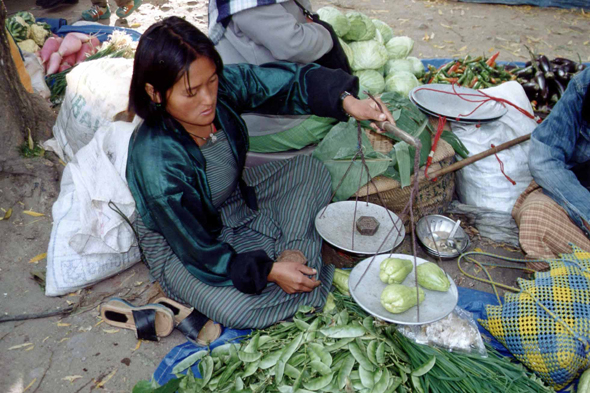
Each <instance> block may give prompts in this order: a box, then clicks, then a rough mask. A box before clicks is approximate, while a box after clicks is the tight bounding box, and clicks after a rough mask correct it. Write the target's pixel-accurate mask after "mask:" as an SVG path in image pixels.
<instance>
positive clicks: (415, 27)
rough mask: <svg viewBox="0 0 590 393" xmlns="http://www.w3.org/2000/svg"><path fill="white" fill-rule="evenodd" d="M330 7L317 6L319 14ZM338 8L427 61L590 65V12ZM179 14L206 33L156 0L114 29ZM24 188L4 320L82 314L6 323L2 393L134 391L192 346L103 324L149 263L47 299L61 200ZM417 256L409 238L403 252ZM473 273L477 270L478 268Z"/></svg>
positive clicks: (351, 4) (197, 19) (143, 277)
mask: <svg viewBox="0 0 590 393" xmlns="http://www.w3.org/2000/svg"><path fill="white" fill-rule="evenodd" d="M5 3H6V6H7V8H8V11H9V12H16V11H18V10H31V11H32V12H33V13H34V14H35V15H36V16H38V17H39V16H45V17H64V18H66V19H68V21H69V22H70V23H72V22H74V21H76V20H77V19H78V18H79V14H80V12H81V11H83V10H84V9H86V8H87V7H88V3H89V1H82V0H81V1H80V3H79V4H77V5H70V6H61V7H58V8H55V9H53V10H50V11H47V10H41V9H39V8H36V7H35V2H34V0H19V1H16V0H8V1H6V0H5ZM111 3H113V2H111ZM327 4H329V3H328V2H325V1H321V2H317V3H315V5H316V8H317V7H319V6H322V5H327ZM331 4H334V5H336V6H338V7H340V8H341V9H343V10H347V9H356V10H358V11H362V12H365V13H367V14H369V15H371V16H374V17H377V18H380V19H382V20H384V21H385V22H387V23H389V24H390V25H392V26H393V27H394V30H395V31H396V33H397V34H406V35H409V36H410V37H412V38H414V40H415V41H416V45H415V49H414V55H416V56H418V57H422V58H428V57H451V56H453V55H455V54H456V55H464V54H467V53H472V54H479V53H482V52H483V53H492V52H494V51H496V50H501V51H502V55H501V59H503V60H526V58H527V55H526V53H527V52H526V49H525V48H524V44H528V45H531V46H532V47H533V48H534V49H535V50H537V51H539V52H544V53H546V54H547V55H548V56H549V57H554V56H557V55H559V56H565V57H576V56H577V55H576V54H577V53H579V55H580V56H581V58H582V59H584V60H585V61H590V46H589V41H588V39H589V38H588V36H589V34H588V33H589V31H590V24H589V23H588V22H589V21H590V15H589V14H588V13H582V12H581V11H579V10H559V9H538V8H533V7H507V6H498V5H481V4H468V3H458V2H454V1H453V2H451V1H421V0H397V1H387V0H360V1H359V0H337V1H335V2H332V3H331ZM175 14H177V15H185V16H186V17H187V18H188V19H189V20H190V21H192V22H193V23H195V24H196V25H197V26H198V27H200V28H203V29H204V28H205V26H206V20H207V17H206V2H204V1H203V0H200V1H181V0H170V1H165V0H150V1H146V2H145V3H144V5H143V6H142V7H141V9H140V12H138V13H136V14H134V15H132V16H131V17H130V18H129V19H128V20H127V21H126V22H124V23H122V22H121V21H118V20H116V18H115V17H114V16H113V17H112V18H111V20H110V21H108V23H109V24H111V25H115V24H117V25H124V26H127V27H133V28H137V29H138V30H145V29H146V28H147V27H148V26H149V25H150V24H151V23H152V22H153V21H155V20H158V19H159V18H162V17H165V16H167V15H175ZM48 165H54V164H52V163H48ZM2 184H4V183H2ZM24 187H26V189H27V192H26V196H25V198H21V199H16V197H14V195H17V194H18V193H19V192H18V191H19V190H16V189H13V188H14V187H12V188H11V187H4V188H1V189H0V207H2V208H5V209H7V208H9V207H12V208H13V209H14V214H13V216H12V218H11V219H10V220H9V221H2V222H0V239H1V241H0V316H1V315H21V314H32V313H39V312H44V311H47V310H55V309H58V308H65V307H68V306H70V305H74V306H76V307H78V308H77V312H76V313H75V314H73V315H71V316H68V317H64V318H61V319H60V318H58V317H52V318H46V319H37V320H29V321H20V322H6V323H0V364H2V365H3V366H4V369H3V372H2V376H1V377H0V392H10V393H20V392H24V391H25V390H26V391H27V392H39V393H41V392H46V393H55V392H63V393H73V392H89V391H92V390H94V389H101V390H102V391H104V392H129V391H131V388H132V387H133V385H134V384H135V382H136V381H138V380H139V379H147V378H149V377H150V375H151V373H152V372H153V371H154V369H155V368H156V366H157V364H158V363H159V362H160V360H161V359H162V358H163V357H164V356H165V354H166V353H167V352H168V351H169V350H170V349H172V348H173V347H174V346H175V345H177V344H180V343H182V342H184V339H183V337H182V335H181V334H180V333H178V332H174V333H173V334H172V336H170V337H167V338H166V339H164V340H162V341H161V342H158V343H152V342H142V343H141V344H140V345H139V346H138V345H137V341H136V339H135V337H134V335H133V333H132V332H130V331H127V330H120V331H116V329H112V328H110V327H109V326H107V325H105V324H104V323H100V320H99V319H98V311H97V308H96V307H97V305H98V304H100V302H101V301H102V299H105V298H109V297H111V296H122V297H125V298H127V299H129V300H131V301H133V302H136V303H137V304H143V303H145V302H147V301H149V299H150V298H153V297H154V296H155V295H156V294H157V293H158V291H157V288H156V286H154V285H152V284H150V282H149V279H148V276H147V272H146V269H145V268H144V267H143V266H141V265H136V266H135V267H133V268H131V269H129V270H128V271H125V272H123V273H121V274H119V275H117V276H116V277H113V278H111V279H109V280H106V281H104V282H102V283H100V284H98V285H95V286H93V287H91V288H89V289H86V290H83V291H80V292H76V293H73V294H70V295H68V296H64V297H60V298H48V297H45V296H44V292H43V289H42V288H41V287H40V285H39V284H38V283H37V282H36V281H35V280H34V279H33V274H35V273H37V272H41V273H42V272H43V270H44V268H45V260H41V261H39V262H36V263H30V262H29V261H30V260H31V258H33V257H35V256H36V255H38V254H41V253H44V252H46V248H47V243H48V241H49V234H50V231H51V225H52V219H51V206H52V203H53V201H54V200H55V198H56V194H55V193H54V192H48V191H47V190H44V189H41V187H39V185H38V184H35V183H34V182H31V184H27V185H25V186H24ZM25 209H32V210H35V211H37V212H41V213H44V214H45V216H43V217H31V216H28V215H25V214H23V213H22V211H23V210H25ZM473 247H481V248H482V249H484V250H489V251H492V252H496V253H500V254H508V255H520V254H519V253H518V251H516V252H513V251H509V250H507V249H506V248H503V247H499V246H498V245H494V244H491V243H490V242H487V241H485V240H480V239H477V238H476V239H474V245H473ZM409 250H410V248H409V242H408V240H407V239H406V242H405V243H404V244H403V245H402V246H401V247H400V249H399V251H398V252H408V251H409ZM444 268H445V270H447V271H448V272H449V273H450V274H451V275H452V276H453V277H454V278H455V280H456V281H457V283H458V284H460V285H462V286H468V287H473V288H477V289H482V290H489V287H488V286H487V285H485V284H481V283H478V282H474V281H473V280H470V279H468V278H466V277H464V276H462V275H461V274H460V272H459V271H458V269H457V265H456V261H449V262H444ZM468 269H470V271H472V272H474V271H477V269H476V268H474V267H473V266H469V268H468ZM480 276H481V273H480ZM492 276H493V277H494V278H495V279H497V280H500V281H502V282H504V283H506V284H508V285H515V280H516V277H518V276H520V274H519V273H518V272H515V271H512V270H504V269H494V270H492Z"/></svg>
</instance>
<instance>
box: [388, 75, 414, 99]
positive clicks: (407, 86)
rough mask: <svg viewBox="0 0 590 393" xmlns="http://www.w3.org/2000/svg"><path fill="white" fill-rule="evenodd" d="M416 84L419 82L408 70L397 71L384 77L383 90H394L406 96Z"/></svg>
mask: <svg viewBox="0 0 590 393" xmlns="http://www.w3.org/2000/svg"><path fill="white" fill-rule="evenodd" d="M418 86H420V82H419V81H418V79H417V78H416V77H415V76H414V74H412V73H410V72H405V71H398V72H395V73H393V74H390V75H388V76H387V77H386V78H385V91H395V92H397V93H400V94H402V95H403V96H405V97H408V96H409V95H410V91H411V90H412V89H413V88H415V87H418Z"/></svg>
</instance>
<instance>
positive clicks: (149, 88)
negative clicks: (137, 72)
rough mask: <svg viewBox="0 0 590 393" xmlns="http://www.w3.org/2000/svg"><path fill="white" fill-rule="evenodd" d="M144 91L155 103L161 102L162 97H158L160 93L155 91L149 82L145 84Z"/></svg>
mask: <svg viewBox="0 0 590 393" xmlns="http://www.w3.org/2000/svg"><path fill="white" fill-rule="evenodd" d="M145 92H146V93H147V94H148V96H150V98H151V99H152V101H154V102H155V103H156V104H161V103H162V98H161V97H160V93H158V92H157V91H155V90H154V86H152V85H151V84H149V83H146V84H145Z"/></svg>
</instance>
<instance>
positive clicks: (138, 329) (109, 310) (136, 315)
mask: <svg viewBox="0 0 590 393" xmlns="http://www.w3.org/2000/svg"><path fill="white" fill-rule="evenodd" d="M100 316H101V317H102V319H103V321H105V322H106V323H108V324H109V325H111V326H115V327H118V328H123V329H130V330H134V331H135V336H136V337H137V338H138V339H142V340H150V341H158V340H159V339H160V337H166V336H168V335H170V333H172V330H174V314H173V313H172V311H170V309H168V308H167V307H164V306H162V305H160V304H146V305H145V306H134V305H133V304H131V303H129V302H127V301H125V300H123V299H121V298H118V297H113V298H111V299H110V300H109V301H108V302H106V303H103V304H101V306H100Z"/></svg>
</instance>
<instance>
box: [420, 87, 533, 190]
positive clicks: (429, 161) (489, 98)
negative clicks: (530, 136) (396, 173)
mask: <svg viewBox="0 0 590 393" xmlns="http://www.w3.org/2000/svg"><path fill="white" fill-rule="evenodd" d="M451 87H452V89H453V92H452V93H451V92H449V91H442V90H437V89H433V88H429V87H421V88H419V89H417V90H416V91H420V90H428V91H434V92H436V93H442V94H449V95H454V96H457V97H459V98H461V99H462V100H464V101H467V102H474V103H479V105H477V106H476V107H475V109H473V110H472V111H471V112H469V113H468V114H466V115H463V114H459V115H458V116H457V118H456V120H457V121H459V120H460V118H461V117H467V116H470V115H472V114H473V113H475V111H477V110H478V109H479V108H480V107H481V106H482V105H483V104H485V103H486V102H490V101H495V102H499V103H501V104H502V105H504V104H508V105H510V106H512V107H514V108H515V109H516V110H517V111H519V112H520V113H522V114H523V115H525V116H527V117H528V118H531V119H533V120H535V116H534V115H533V114H531V113H529V112H528V111H526V110H524V109H523V108H521V107H519V106H517V105H515V104H513V103H512V102H510V101H508V100H506V99H504V98H498V97H493V96H490V95H488V94H486V93H484V92H483V91H481V90H476V91H477V92H478V93H479V94H474V93H459V92H457V90H456V89H455V84H454V83H452V84H451ZM466 97H478V98H481V100H470V99H467V98H466ZM536 121H537V123H541V121H542V120H541V119H539V120H536ZM446 122H447V118H446V117H444V116H439V117H438V128H437V130H436V135H435V137H434V141H433V143H432V149H431V150H430V154H429V155H428V159H427V160H426V168H425V169H424V176H425V177H426V178H427V179H429V178H428V168H429V167H430V165H431V164H432V158H433V157H434V153H435V152H436V146H437V144H438V140H439V139H440V136H441V134H442V132H443V127H444V126H445V123H446ZM480 126H481V125H480V124H477V125H476V127H477V128H479V127H480ZM494 147H495V146H494V145H493V144H492V148H494ZM495 156H496V159H497V160H498V162H499V163H500V171H502V174H503V175H504V176H506V179H508V180H509V181H510V182H511V183H512V185H516V182H515V181H514V180H512V179H511V178H510V177H509V176H508V175H507V174H506V173H505V172H504V163H503V162H502V161H501V160H500V158H499V157H498V154H495ZM432 180H433V181H436V179H432Z"/></svg>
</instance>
